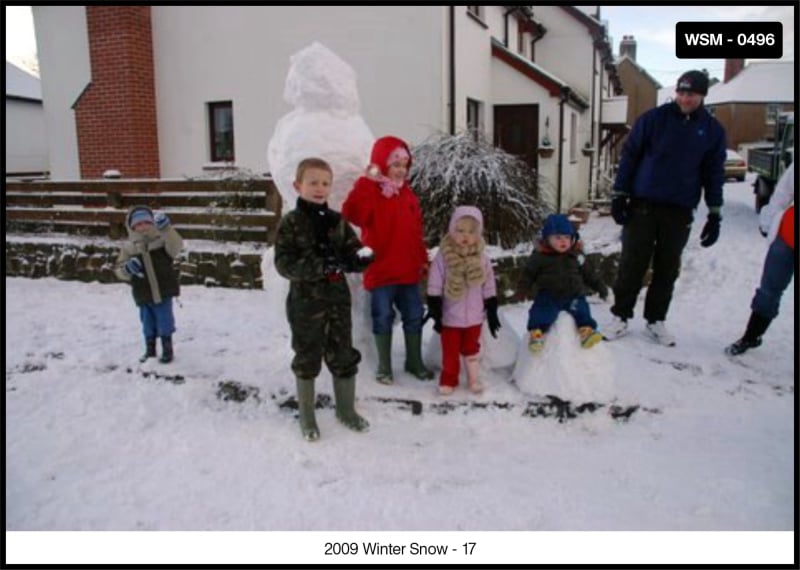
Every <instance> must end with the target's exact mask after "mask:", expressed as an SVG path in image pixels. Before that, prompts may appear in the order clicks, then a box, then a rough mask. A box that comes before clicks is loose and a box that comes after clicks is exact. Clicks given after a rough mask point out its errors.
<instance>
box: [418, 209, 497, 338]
mask: <svg viewBox="0 0 800 570" xmlns="http://www.w3.org/2000/svg"><path fill="white" fill-rule="evenodd" d="M464 216H471V217H473V218H475V219H477V220H478V224H479V232H480V233H482V232H483V216H482V215H481V212H480V210H478V208H475V207H474V206H459V207H457V208H456V210H455V212H453V215H452V216H451V218H450V225H449V228H448V231H449V232H451V233H452V232H453V229H454V227H455V223H456V222H457V221H458V220H459V219H460V218H462V217H464ZM481 265H482V267H483V275H484V276H485V278H486V279H485V280H484V282H483V284H482V285H475V286H473V287H470V288H468V289H467V290H466V292H465V293H464V295H463V296H462V297H461V298H460V299H458V300H457V301H453V300H452V299H449V298H448V297H447V296H446V295H444V285H445V279H446V276H447V264H446V263H445V261H444V256H443V255H442V252H441V251H439V252H437V253H436V257H434V259H433V262H432V263H431V269H430V273H429V274H428V295H436V296H440V297H442V324H443V325H444V326H446V327H458V328H466V327H471V326H475V325H480V324H482V323H483V320H484V315H485V313H484V308H483V300H484V299H488V298H489V297H495V296H497V286H496V284H495V280H494V270H493V269H492V262H491V260H490V259H489V256H487V255H486V254H485V253H484V254H482V260H481Z"/></svg>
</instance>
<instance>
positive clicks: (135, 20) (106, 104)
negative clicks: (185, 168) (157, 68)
mask: <svg viewBox="0 0 800 570" xmlns="http://www.w3.org/2000/svg"><path fill="white" fill-rule="evenodd" d="M86 24H87V28H88V35H89V57H90V60H91V68H92V80H91V83H90V84H89V86H88V87H87V88H86V89H85V90H84V92H83V93H82V94H81V96H80V97H79V98H78V100H77V101H76V103H75V104H74V106H73V108H74V109H75V122H76V127H77V135H78V155H79V157H80V172H81V178H100V177H101V176H103V173H104V172H106V171H107V170H109V169H111V170H117V171H120V172H121V173H122V176H123V177H124V178H158V177H159V174H160V166H159V153H158V127H157V123H156V104H155V100H156V98H155V73H154V68H153V41H152V31H151V24H150V6H97V5H94V6H87V7H86Z"/></svg>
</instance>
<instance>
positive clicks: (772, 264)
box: [750, 236, 797, 319]
mask: <svg viewBox="0 0 800 570" xmlns="http://www.w3.org/2000/svg"><path fill="white" fill-rule="evenodd" d="M796 272H797V260H796V258H795V256H794V250H793V249H792V248H791V247H789V246H788V245H786V242H785V241H783V240H782V239H781V238H780V236H777V237H776V238H775V239H774V240H773V242H772V244H771V245H770V246H769V250H768V251H767V257H766V259H765V260H764V270H763V271H762V272H761V284H760V285H759V286H758V289H756V294H755V296H754V297H753V301H752V303H751V304H750V308H751V309H753V312H754V313H758V314H759V315H761V316H762V317H765V318H767V319H774V318H775V317H777V316H778V307H779V306H780V303H781V296H782V295H783V292H784V291H785V290H786V288H787V287H788V286H789V283H791V281H792V277H793V276H794V274H795V273H796Z"/></svg>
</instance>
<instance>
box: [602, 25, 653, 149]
mask: <svg viewBox="0 0 800 570" xmlns="http://www.w3.org/2000/svg"><path fill="white" fill-rule="evenodd" d="M616 66H617V72H618V73H619V79H620V82H621V83H622V92H623V93H624V94H625V95H626V96H627V98H628V113H627V116H626V121H627V127H628V129H626V131H625V132H622V133H621V136H619V137H617V138H616V139H615V141H614V142H615V144H614V150H613V156H614V158H615V159H616V158H617V157H618V156H619V153H620V152H621V151H622V145H623V144H625V140H626V138H627V131H628V130H629V129H630V128H631V127H633V125H634V123H635V122H636V121H637V120H638V119H639V117H641V116H642V115H643V114H644V113H645V112H647V111H649V110H650V109H652V108H653V107H656V106H657V105H658V104H659V101H658V93H659V89H661V84H660V83H659V82H658V81H656V80H655V78H653V76H652V75H650V74H649V73H648V72H647V70H646V69H645V68H643V67H642V66H641V65H639V64H638V63H637V62H636V39H635V38H634V37H633V36H630V35H626V36H623V37H622V41H620V43H619V58H618V59H617V61H616ZM615 162H616V161H615Z"/></svg>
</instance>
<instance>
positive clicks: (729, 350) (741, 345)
mask: <svg viewBox="0 0 800 570" xmlns="http://www.w3.org/2000/svg"><path fill="white" fill-rule="evenodd" d="M757 346H761V337H758V338H755V339H749V338H746V337H742V338H740V339H739V340H737V341H736V342H734V343H733V344H732V345H730V346H728V347H726V348H725V353H726V354H730V355H732V356H736V355H737V354H742V353H743V352H746V351H748V350H750V349H751V348H755V347H757Z"/></svg>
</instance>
